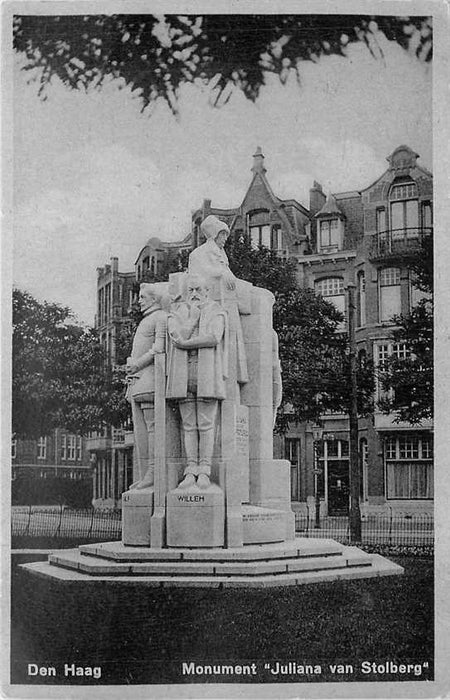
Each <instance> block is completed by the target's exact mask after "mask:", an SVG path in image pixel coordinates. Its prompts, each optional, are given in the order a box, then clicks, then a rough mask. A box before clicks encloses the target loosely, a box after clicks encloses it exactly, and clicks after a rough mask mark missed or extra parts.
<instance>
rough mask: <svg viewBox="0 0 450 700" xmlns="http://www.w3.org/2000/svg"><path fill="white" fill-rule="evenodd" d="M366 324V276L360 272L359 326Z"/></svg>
mask: <svg viewBox="0 0 450 700" xmlns="http://www.w3.org/2000/svg"><path fill="white" fill-rule="evenodd" d="M365 325H366V276H365V274H364V272H358V326H365Z"/></svg>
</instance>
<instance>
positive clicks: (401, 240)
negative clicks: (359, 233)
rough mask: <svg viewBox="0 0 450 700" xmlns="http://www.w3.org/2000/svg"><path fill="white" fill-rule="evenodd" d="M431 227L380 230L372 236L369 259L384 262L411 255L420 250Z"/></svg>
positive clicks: (430, 233) (429, 233) (429, 235)
mask: <svg viewBox="0 0 450 700" xmlns="http://www.w3.org/2000/svg"><path fill="white" fill-rule="evenodd" d="M432 233H433V228H432V227H431V226H430V227H420V228H417V227H416V228H402V229H392V230H391V231H381V232H379V233H375V234H374V235H373V236H372V240H371V243H370V249H369V260H371V261H372V262H384V261H387V260H395V259H398V260H401V259H404V258H408V257H411V256H413V255H414V254H415V253H416V252H417V251H419V250H421V248H422V244H423V241H424V240H425V239H426V238H428V237H431V235H432Z"/></svg>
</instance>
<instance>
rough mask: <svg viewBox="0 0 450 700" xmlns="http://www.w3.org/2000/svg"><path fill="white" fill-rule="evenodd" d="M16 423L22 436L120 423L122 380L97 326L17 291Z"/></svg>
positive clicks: (14, 412) (15, 430) (14, 395)
mask: <svg viewBox="0 0 450 700" xmlns="http://www.w3.org/2000/svg"><path fill="white" fill-rule="evenodd" d="M12 368H13V372H12V375H13V377H12V399H13V401H12V423H13V426H12V428H13V432H14V433H15V434H16V435H17V437H27V438H36V437H39V436H40V435H47V434H48V433H49V432H50V431H51V430H52V429H53V428H56V427H63V428H67V429H68V430H70V431H71V432H75V433H79V434H85V433H87V432H88V431H90V430H95V429H99V428H100V427H102V425H103V424H104V423H105V422H108V423H112V424H115V425H116V424H119V423H120V421H121V419H122V413H123V410H124V404H123V399H122V397H123V393H124V389H123V384H122V383H121V381H120V377H118V376H117V375H116V374H115V373H114V372H113V370H112V368H111V366H110V365H109V364H108V362H107V361H106V356H105V352H104V350H103V347H102V345H101V344H100V343H99V341H98V338H97V335H96V333H95V332H94V331H93V330H92V329H85V328H82V327H80V326H78V325H76V324H75V323H74V321H73V318H72V315H71V312H70V310H69V309H68V308H67V307H63V306H60V305H59V304H53V303H48V302H43V303H41V302H38V301H37V300H36V299H34V298H33V297H32V296H31V295H30V294H28V293H27V292H24V291H21V290H19V289H15V290H14V291H13V364H12Z"/></svg>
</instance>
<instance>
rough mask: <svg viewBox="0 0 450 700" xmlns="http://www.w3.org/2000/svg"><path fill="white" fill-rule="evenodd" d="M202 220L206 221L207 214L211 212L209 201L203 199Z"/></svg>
mask: <svg viewBox="0 0 450 700" xmlns="http://www.w3.org/2000/svg"><path fill="white" fill-rule="evenodd" d="M202 209H203V213H202V215H203V218H204V219H206V217H207V216H208V214H209V213H210V212H211V200H210V199H204V200H203V207H202Z"/></svg>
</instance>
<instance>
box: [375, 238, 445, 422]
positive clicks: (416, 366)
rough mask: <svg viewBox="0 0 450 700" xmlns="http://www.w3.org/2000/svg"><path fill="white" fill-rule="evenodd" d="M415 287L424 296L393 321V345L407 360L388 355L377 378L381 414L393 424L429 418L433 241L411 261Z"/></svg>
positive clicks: (423, 244) (424, 242)
mask: <svg viewBox="0 0 450 700" xmlns="http://www.w3.org/2000/svg"><path fill="white" fill-rule="evenodd" d="M410 269H411V270H412V272H413V273H414V275H415V280H414V283H415V286H416V287H417V288H418V289H419V290H420V291H422V292H423V293H424V297H423V298H422V299H421V300H420V301H419V302H418V303H417V304H416V305H415V306H414V307H413V308H412V310H411V313H410V314H408V315H403V316H397V317H395V318H394V319H393V322H394V323H395V325H396V328H395V330H394V331H393V333H392V334H391V337H392V341H393V342H394V343H402V344H403V343H404V344H405V345H406V350H407V357H405V358H399V357H396V356H395V355H393V356H391V357H390V358H389V359H388V360H387V361H386V362H385V363H384V364H383V366H382V367H381V368H380V371H379V379H380V382H381V386H382V388H383V390H384V391H385V392H386V393H385V395H384V396H383V398H382V399H381V400H380V401H379V403H378V405H379V408H381V410H382V411H383V412H384V413H392V412H396V413H397V416H396V421H397V422H400V421H406V422H408V423H412V424H413V425H420V424H421V423H422V422H423V421H424V420H428V419H430V418H432V417H433V397H434V376H433V375H434V364H433V328H434V322H433V240H432V237H431V236H428V235H427V236H424V237H423V239H422V241H421V246H420V248H419V249H418V251H417V252H416V254H415V255H414V256H413V258H412V259H411V264H410Z"/></svg>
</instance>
